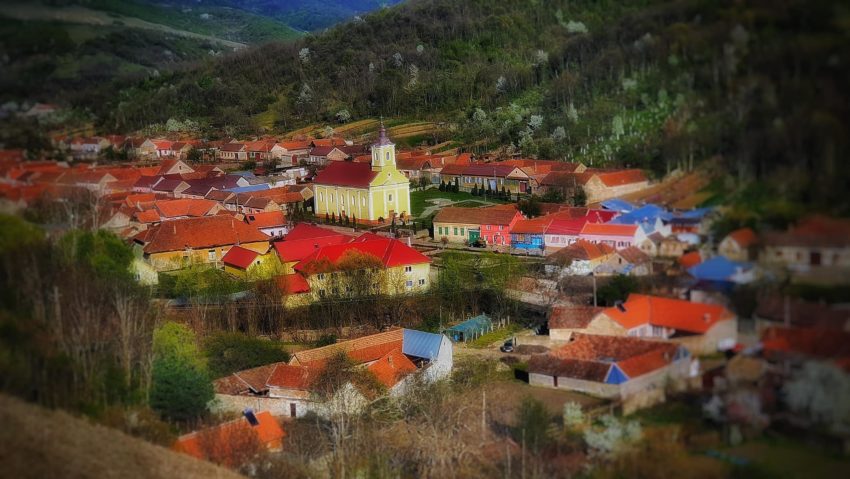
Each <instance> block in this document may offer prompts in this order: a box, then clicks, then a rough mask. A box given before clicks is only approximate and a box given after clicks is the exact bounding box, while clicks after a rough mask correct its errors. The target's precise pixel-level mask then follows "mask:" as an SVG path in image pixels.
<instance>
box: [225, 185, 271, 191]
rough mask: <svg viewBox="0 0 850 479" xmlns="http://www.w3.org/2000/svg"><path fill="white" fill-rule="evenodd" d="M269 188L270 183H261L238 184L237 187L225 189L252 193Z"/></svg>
mask: <svg viewBox="0 0 850 479" xmlns="http://www.w3.org/2000/svg"><path fill="white" fill-rule="evenodd" d="M267 189H269V185H268V183H262V184H259V185H248V186H237V187H236V188H228V189H227V190H225V191H229V192H231V193H251V192H252V191H263V190H267Z"/></svg>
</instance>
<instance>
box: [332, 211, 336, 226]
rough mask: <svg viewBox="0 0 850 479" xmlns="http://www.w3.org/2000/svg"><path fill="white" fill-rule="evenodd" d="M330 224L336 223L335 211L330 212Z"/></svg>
mask: <svg viewBox="0 0 850 479" xmlns="http://www.w3.org/2000/svg"><path fill="white" fill-rule="evenodd" d="M331 224H336V213H331Z"/></svg>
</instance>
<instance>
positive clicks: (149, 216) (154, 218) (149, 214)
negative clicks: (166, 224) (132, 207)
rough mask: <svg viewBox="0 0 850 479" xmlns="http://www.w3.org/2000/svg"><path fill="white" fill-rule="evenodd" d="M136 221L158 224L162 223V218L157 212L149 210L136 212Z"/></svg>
mask: <svg viewBox="0 0 850 479" xmlns="http://www.w3.org/2000/svg"><path fill="white" fill-rule="evenodd" d="M136 220H137V221H138V222H139V223H159V222H160V221H162V218H161V217H160V216H159V212H158V211H157V210H155V209H153V208H151V209H149V210H144V211H139V212H137V213H136Z"/></svg>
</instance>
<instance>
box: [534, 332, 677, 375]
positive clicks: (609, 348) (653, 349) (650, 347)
mask: <svg viewBox="0 0 850 479" xmlns="http://www.w3.org/2000/svg"><path fill="white" fill-rule="evenodd" d="M676 349H677V346H676V345H675V344H672V343H667V342H661V341H650V340H644V339H638V338H628V337H622V336H601V335H594V334H581V333H574V334H573V340H572V341H571V342H570V343H568V344H566V345H564V346H562V347H560V348H557V349H554V350H552V351H551V352H550V353H549V354H538V355H534V356H532V357H531V360H530V361H529V364H528V370H529V371H530V372H532V373H537V374H546V375H549V376H559V377H571V378H576V379H583V380H587V381H596V382H603V381H605V379H606V377H607V375H608V372H609V371H610V369H611V367H612V366H613V365H614V364H616V365H617V366H618V367H619V368H620V370H622V371H623V372H624V373H625V374H626V375H627V376H628V377H629V378H630V379H633V378H636V377H638V376H642V375H644V374H647V373H650V372H652V371H655V370H657V369H660V368H662V367H664V366H666V365H668V364H670V363H671V362H672V361H673V358H674V357H675V353H676Z"/></svg>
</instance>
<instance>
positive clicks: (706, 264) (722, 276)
mask: <svg viewBox="0 0 850 479" xmlns="http://www.w3.org/2000/svg"><path fill="white" fill-rule="evenodd" d="M751 267H752V265H751V264H750V263H742V262H738V261H732V260H730V259H729V258H727V257H725V256H715V257H714V258H711V259H708V260H705V261H703V262H702V263H700V264H698V265H696V266H692V267H690V268H689V269H688V273H690V274H691V276H693V277H694V278H697V279H699V280H702V281H732V276H733V275H734V274H735V273H736V272H737V271H738V269H741V270H742V271H747V270H749V269H750V268H751Z"/></svg>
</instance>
